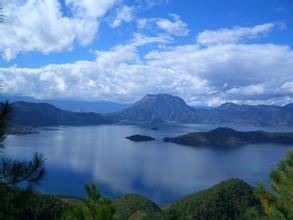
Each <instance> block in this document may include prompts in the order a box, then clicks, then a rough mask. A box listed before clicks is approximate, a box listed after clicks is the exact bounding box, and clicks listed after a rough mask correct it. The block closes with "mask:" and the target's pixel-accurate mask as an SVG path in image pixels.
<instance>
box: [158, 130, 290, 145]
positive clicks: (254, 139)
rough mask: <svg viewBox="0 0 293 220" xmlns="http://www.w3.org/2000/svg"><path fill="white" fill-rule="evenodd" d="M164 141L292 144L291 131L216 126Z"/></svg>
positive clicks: (190, 143)
mask: <svg viewBox="0 0 293 220" xmlns="http://www.w3.org/2000/svg"><path fill="white" fill-rule="evenodd" d="M164 141H165V142H173V143H177V144H183V145H190V146H203V145H212V146H217V145H219V146H231V145H240V144H254V143H280V144H293V133H271V132H264V131H248V132H243V131H235V130H233V129H231V128H217V129H214V130H211V131H209V132H193V133H189V134H185V135H181V136H178V137H174V138H167V137H166V138H164Z"/></svg>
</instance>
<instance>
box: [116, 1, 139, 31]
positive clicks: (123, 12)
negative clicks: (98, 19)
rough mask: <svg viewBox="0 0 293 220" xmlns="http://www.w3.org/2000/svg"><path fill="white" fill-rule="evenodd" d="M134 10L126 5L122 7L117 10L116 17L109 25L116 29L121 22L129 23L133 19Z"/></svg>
mask: <svg viewBox="0 0 293 220" xmlns="http://www.w3.org/2000/svg"><path fill="white" fill-rule="evenodd" d="M133 13H134V9H133V8H132V7H129V6H127V5H123V6H121V7H120V8H118V9H117V12H116V16H115V18H114V20H113V22H112V23H111V27H113V28H116V27H119V26H120V25H121V24H122V23H123V22H125V23H129V22H131V21H132V20H133V18H134V15H133Z"/></svg>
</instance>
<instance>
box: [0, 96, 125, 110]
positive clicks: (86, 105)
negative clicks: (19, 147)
mask: <svg viewBox="0 0 293 220" xmlns="http://www.w3.org/2000/svg"><path fill="white" fill-rule="evenodd" d="M0 99H1V100H9V101H11V102H16V101H24V102H33V103H48V104H51V105H54V106H56V107H57V108H60V109H63V110H66V111H73V112H96V113H101V114H103V113H112V112H117V111H120V110H123V109H125V108H127V107H129V106H130V104H121V103H117V102H110V101H98V102H97V101H95V102H90V101H74V100H62V101H61V100H57V99H56V100H53V99H48V100H39V99H35V98H32V97H28V96H1V97H0Z"/></svg>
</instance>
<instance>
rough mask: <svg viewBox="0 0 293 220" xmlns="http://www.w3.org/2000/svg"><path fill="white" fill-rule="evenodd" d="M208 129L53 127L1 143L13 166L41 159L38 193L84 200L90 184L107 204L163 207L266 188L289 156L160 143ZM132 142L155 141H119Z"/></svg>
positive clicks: (277, 148) (281, 149) (258, 149)
mask: <svg viewBox="0 0 293 220" xmlns="http://www.w3.org/2000/svg"><path fill="white" fill-rule="evenodd" d="M215 127H216V126H213V125H178V124H167V125H163V126H159V130H157V131H156V130H151V129H150V128H149V127H147V126H143V125H140V124H128V125H127V124H124V125H123V124H122V125H102V126H86V127H57V128H56V129H41V130H40V133H39V134H31V135H20V136H15V135H11V136H8V138H7V139H6V141H5V145H6V149H5V151H6V153H7V154H8V155H10V156H11V157H13V158H19V159H30V158H31V157H32V155H33V153H34V152H40V153H43V154H44V155H45V156H46V158H47V160H46V169H47V171H48V175H47V177H46V180H45V181H44V182H42V184H41V185H40V186H38V187H37V190H38V191H42V192H48V193H54V194H62V195H69V196H84V191H83V185H84V183H87V182H96V183H97V184H98V186H99V189H100V191H101V192H102V193H103V194H104V195H106V196H110V197H115V196H118V195H121V194H126V193H134V192H135V193H139V194H141V195H144V196H146V197H147V198H149V199H152V200H153V201H155V202H157V203H158V204H165V203H168V202H170V201H172V200H174V199H177V198H179V197H182V196H184V195H187V194H189V193H193V192H196V191H198V190H201V189H205V188H207V187H209V186H212V185H213V184H216V183H218V182H219V181H221V180H225V179H229V178H234V177H239V178H241V179H243V180H245V181H247V182H249V183H250V184H256V183H257V182H260V181H263V182H266V183H268V182H269V181H268V174H269V171H270V170H271V169H272V168H273V167H274V166H275V165H276V164H277V162H278V161H279V160H280V159H281V158H282V157H283V156H285V155H286V153H287V152H288V150H289V149H290V148H291V149H292V146H288V145H287V146H286V145H278V144H254V145H245V146H242V147H235V148H233V149H231V148H230V149H219V148H216V147H215V148H213V147H201V148H196V147H188V146H181V145H177V144H173V143H164V142H163V141H162V139H163V138H164V137H166V136H168V137H172V136H177V135H181V134H185V133H187V132H192V131H208V130H210V129H212V128H215ZM234 128H236V129H239V130H256V129H262V130H269V131H292V130H290V129H277V128H256V127H240V126H238V127H234ZM133 134H143V135H150V136H152V137H154V138H156V140H155V141H152V142H140V143H134V142H131V141H129V140H128V139H125V137H126V136H129V135H133Z"/></svg>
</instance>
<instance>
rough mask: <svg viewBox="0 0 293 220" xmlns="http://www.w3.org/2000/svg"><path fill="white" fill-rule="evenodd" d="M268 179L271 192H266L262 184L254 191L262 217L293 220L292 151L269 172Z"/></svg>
mask: <svg viewBox="0 0 293 220" xmlns="http://www.w3.org/2000/svg"><path fill="white" fill-rule="evenodd" d="M270 179H271V183H272V191H267V190H266V189H265V186H264V185H263V184H259V185H258V187H256V189H255V194H256V195H257V197H258V198H259V200H260V202H261V205H262V211H263V213H264V214H265V216H264V217H267V218H275V219H293V151H289V152H288V155H287V157H286V158H285V159H284V160H282V161H280V163H279V164H278V166H277V167H276V168H275V169H273V170H272V171H271V174H270Z"/></svg>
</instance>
